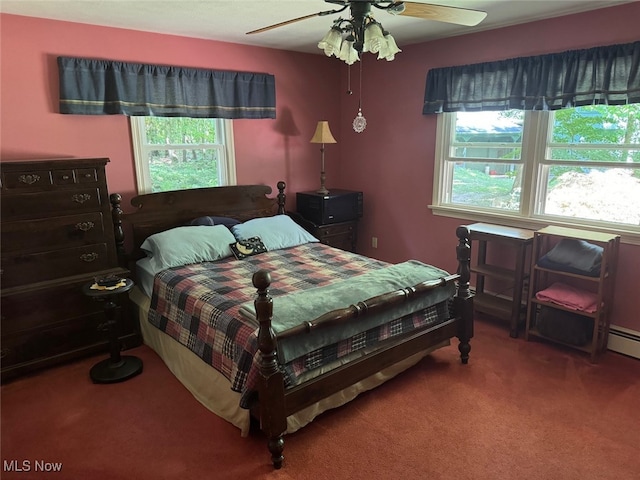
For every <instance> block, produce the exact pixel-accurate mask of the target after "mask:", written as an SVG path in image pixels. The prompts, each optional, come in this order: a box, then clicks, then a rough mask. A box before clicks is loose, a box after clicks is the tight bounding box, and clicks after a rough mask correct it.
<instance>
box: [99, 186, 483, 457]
mask: <svg viewBox="0 0 640 480" xmlns="http://www.w3.org/2000/svg"><path fill="white" fill-rule="evenodd" d="M277 188H278V194H277V195H276V196H275V197H270V195H271V193H272V189H271V187H269V186H266V185H242V186H226V187H215V188H204V189H194V190H184V191H174V192H162V193H153V194H146V195H139V196H137V197H135V198H133V199H132V200H131V204H132V207H133V211H131V212H127V213H125V212H124V210H123V208H122V204H121V203H122V197H121V196H120V195H119V194H112V195H111V197H110V200H111V204H112V217H113V223H114V229H115V236H116V244H117V248H118V252H119V257H120V259H121V262H122V263H123V266H127V267H128V268H129V269H130V271H131V272H132V275H133V277H134V280H135V281H136V287H135V288H134V289H133V290H132V292H131V294H130V298H131V300H132V302H133V303H134V304H135V308H136V311H137V312H138V318H139V323H140V330H141V333H142V336H143V340H144V342H145V344H147V345H149V346H150V347H151V348H152V349H153V350H155V351H156V352H157V353H158V355H159V356H160V357H161V358H162V359H163V361H164V362H165V363H166V364H167V366H168V368H169V369H170V370H171V371H172V373H173V374H174V375H175V376H176V377H177V378H178V379H179V380H180V381H181V382H182V383H183V384H184V385H185V387H186V388H187V389H189V390H190V391H191V393H192V394H193V395H194V396H195V397H196V398H197V399H198V400H199V401H200V402H201V403H203V404H204V405H205V406H206V407H207V408H208V409H210V410H211V411H213V412H214V413H216V414H217V415H219V416H221V417H222V418H224V419H226V420H227V421H229V422H230V423H232V424H233V425H235V426H237V427H238V428H239V429H240V432H241V434H242V435H248V434H249V430H250V426H251V425H252V424H255V425H258V426H259V428H260V429H261V430H262V431H263V432H264V434H265V435H266V437H267V439H268V440H267V446H268V450H269V452H270V454H271V461H272V463H273V466H274V467H275V468H280V467H281V466H282V464H283V459H284V456H283V450H284V435H285V434H288V433H292V432H294V431H296V430H297V429H299V428H301V427H303V426H304V425H306V424H308V423H309V422H311V421H312V420H313V419H314V418H315V417H316V416H317V415H319V414H320V413H322V412H324V411H326V410H328V409H331V408H335V407H338V406H341V405H344V404H346V403H347V402H349V401H351V400H352V399H354V398H355V397H356V396H357V395H358V394H360V393H362V392H364V391H367V390H370V389H372V388H375V387H376V386H378V385H380V384H382V383H384V382H385V381H387V380H388V379H390V378H392V377H394V376H395V375H397V374H399V373H400V372H403V371H405V370H407V369H408V368H410V367H411V366H413V365H415V364H416V363H417V362H419V361H420V360H421V359H422V358H423V357H424V356H426V355H428V354H429V353H431V352H432V351H433V350H434V349H437V348H440V347H442V346H445V345H449V342H450V339H451V338H453V337H457V338H458V340H459V344H458V349H459V351H460V358H461V362H462V363H463V364H466V363H467V362H468V359H469V352H470V350H471V347H470V344H469V341H470V339H471V338H472V336H473V296H472V294H471V292H470V289H469V277H470V246H469V231H468V229H467V228H466V227H464V226H461V227H458V228H457V230H456V236H457V246H456V249H455V250H456V256H457V261H458V269H457V272H456V273H455V274H449V273H448V272H446V271H444V270H441V269H438V268H437V267H434V266H431V265H425V264H422V263H421V262H416V261H408V262H402V263H401V264H397V265H390V264H387V263H385V262H381V261H379V260H375V259H371V258H367V257H364V256H362V255H358V254H355V253H351V252H346V251H343V250H339V249H336V248H333V247H330V246H328V245H324V244H322V243H320V242H318V241H317V239H315V238H314V237H313V236H311V235H310V234H308V232H306V231H305V230H304V229H302V228H301V227H300V226H299V225H298V224H297V223H296V222H294V221H293V220H292V217H291V216H288V215H287V214H286V208H285V203H286V194H285V184H284V182H279V183H278V185H277ZM205 225H206V226H205ZM201 237H202V238H203V240H201ZM200 242H204V243H200ZM225 245H227V246H228V247H229V248H230V249H231V253H232V255H229V251H227V250H225V248H226V247H225ZM223 250H224V251H223ZM452 250H453V247H452ZM203 252H204V253H203Z"/></svg>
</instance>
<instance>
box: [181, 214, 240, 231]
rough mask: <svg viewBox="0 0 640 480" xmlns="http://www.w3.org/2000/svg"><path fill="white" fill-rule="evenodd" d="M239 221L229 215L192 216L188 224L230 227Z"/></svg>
mask: <svg viewBox="0 0 640 480" xmlns="http://www.w3.org/2000/svg"><path fill="white" fill-rule="evenodd" d="M239 223H240V220H236V219H235V218H231V217H216V216H205V217H198V218H194V219H193V220H191V221H190V222H189V223H188V225H191V226H201V225H204V226H206V225H208V226H213V225H224V226H225V227H229V228H231V227H233V226H234V225H238V224H239Z"/></svg>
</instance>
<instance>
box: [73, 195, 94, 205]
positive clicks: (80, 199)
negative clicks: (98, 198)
mask: <svg viewBox="0 0 640 480" xmlns="http://www.w3.org/2000/svg"><path fill="white" fill-rule="evenodd" d="M71 199H72V200H73V201H74V202H76V203H80V204H83V203H84V202H87V201H89V200H91V195H89V194H88V193H76V194H75V195H74V196H72V197H71Z"/></svg>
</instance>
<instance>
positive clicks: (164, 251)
mask: <svg viewBox="0 0 640 480" xmlns="http://www.w3.org/2000/svg"><path fill="white" fill-rule="evenodd" d="M235 240H236V239H235V237H234V236H233V234H232V233H231V232H230V231H229V229H228V228H227V227H225V226H224V225H216V226H213V227H203V226H196V227H176V228H172V229H171V230H165V231H164V232H160V233H156V234H154V235H151V236H150V237H149V238H147V239H146V240H145V241H144V242H143V243H142V245H141V246H140V248H141V249H142V250H144V251H145V253H146V254H147V256H148V257H151V258H150V260H149V263H150V265H151V267H152V268H153V269H154V270H155V271H160V270H165V269H167V268H171V267H180V266H182V265H189V264H191V263H200V262H214V261H216V260H220V259H221V258H226V257H230V256H232V255H233V252H232V251H231V247H229V244H230V243H232V242H235Z"/></svg>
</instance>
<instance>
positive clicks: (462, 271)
mask: <svg viewBox="0 0 640 480" xmlns="http://www.w3.org/2000/svg"><path fill="white" fill-rule="evenodd" d="M469 235H470V232H469V229H468V228H467V227H466V226H464V225H461V226H459V227H458V228H457V229H456V236H457V237H458V246H457V247H456V257H457V259H458V272H457V273H458V274H459V275H460V278H459V279H458V288H457V291H456V296H455V297H454V299H453V302H454V303H453V306H454V309H455V313H456V316H457V317H459V318H460V319H461V322H460V327H459V330H458V335H457V337H458V339H459V340H460V344H459V345H458V350H459V351H460V360H462V363H468V362H469V352H470V351H471V345H470V344H469V340H471V338H472V337H473V295H472V294H471V289H470V288H469V280H470V279H471V245H470V243H469Z"/></svg>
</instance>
